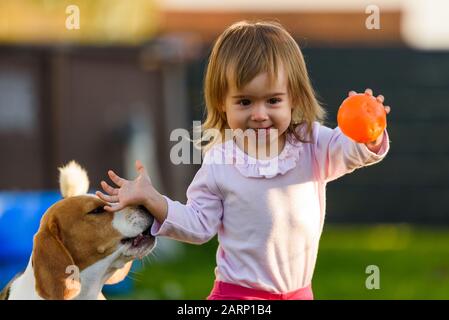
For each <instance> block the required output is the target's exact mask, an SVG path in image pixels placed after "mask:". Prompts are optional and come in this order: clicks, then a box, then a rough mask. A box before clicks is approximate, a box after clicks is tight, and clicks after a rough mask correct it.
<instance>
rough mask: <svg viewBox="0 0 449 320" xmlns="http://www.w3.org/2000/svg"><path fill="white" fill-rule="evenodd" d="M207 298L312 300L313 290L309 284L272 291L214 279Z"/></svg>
mask: <svg viewBox="0 0 449 320" xmlns="http://www.w3.org/2000/svg"><path fill="white" fill-rule="evenodd" d="M207 300H313V292H312V286H311V285H308V286H307V287H304V288H301V289H298V290H295V291H291V292H287V293H272V292H268V291H263V290H257V289H251V288H246V287H242V286H239V285H236V284H232V283H227V282H223V281H215V282H214V288H213V289H212V292H211V293H210V295H209V296H208V297H207Z"/></svg>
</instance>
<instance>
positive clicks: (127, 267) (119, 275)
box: [105, 260, 133, 284]
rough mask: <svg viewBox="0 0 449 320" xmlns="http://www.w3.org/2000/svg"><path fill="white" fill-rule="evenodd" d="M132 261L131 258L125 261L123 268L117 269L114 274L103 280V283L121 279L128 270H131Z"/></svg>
mask: <svg viewBox="0 0 449 320" xmlns="http://www.w3.org/2000/svg"><path fill="white" fill-rule="evenodd" d="M132 264H133V262H132V260H131V261H129V262H128V263H126V264H125V265H124V266H123V268H121V269H118V270H117V271H115V272H114V274H113V275H112V276H111V277H110V278H109V279H108V280H107V281H106V282H105V284H116V283H119V282H120V281H123V280H124V279H125V278H126V276H127V275H128V272H129V270H131V266H132Z"/></svg>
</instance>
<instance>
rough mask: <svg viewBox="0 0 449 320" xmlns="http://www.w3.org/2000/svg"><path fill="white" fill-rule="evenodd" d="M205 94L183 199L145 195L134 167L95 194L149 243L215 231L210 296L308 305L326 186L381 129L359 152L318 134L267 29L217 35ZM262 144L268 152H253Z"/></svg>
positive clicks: (310, 102)
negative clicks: (148, 223)
mask: <svg viewBox="0 0 449 320" xmlns="http://www.w3.org/2000/svg"><path fill="white" fill-rule="evenodd" d="M204 87H205V88H204V89H205V90H204V91H205V102H206V107H207V119H206V120H205V122H204V124H203V129H206V130H207V129H214V130H212V131H213V132H215V133H216V134H212V135H211V137H212V140H211V141H210V143H209V144H208V145H207V151H206V152H205V156H204V161H203V164H202V166H201V168H200V169H199V171H198V172H197V173H196V175H195V177H194V179H193V181H192V183H191V185H190V186H189V188H188V189H187V198H188V201H187V203H186V204H182V203H180V202H178V201H174V200H172V199H170V198H168V197H166V196H163V195H161V194H160V193H159V192H158V191H157V190H155V188H154V187H153V185H152V184H151V180H150V178H149V176H148V174H147V172H146V170H145V168H144V167H143V166H142V164H141V163H140V162H139V161H137V162H136V169H137V171H138V173H139V176H138V177H137V179H135V180H134V181H128V180H125V179H123V178H121V177H119V176H118V175H116V174H115V173H114V172H113V171H109V172H108V174H109V177H110V178H111V179H112V181H113V182H114V183H115V184H116V185H117V186H118V188H114V187H111V186H110V185H108V184H107V183H106V182H104V181H102V183H101V184H102V187H103V189H104V190H105V192H106V193H108V194H103V193H101V192H97V195H98V196H99V197H100V198H101V199H103V200H105V201H106V202H108V205H107V206H105V209H106V210H108V211H117V210H120V209H122V208H123V207H125V206H128V205H144V206H145V207H146V208H147V209H148V210H149V211H150V212H151V213H152V214H153V215H154V217H155V220H156V221H155V223H154V224H153V227H152V230H151V233H152V234H153V235H155V236H166V237H170V238H172V239H176V240H179V241H184V242H188V243H196V244H201V243H205V242H207V241H209V240H210V239H211V238H213V237H214V236H215V235H216V234H217V233H218V241H219V246H218V250H217V255H216V260H217V267H216V269H215V277H216V280H215V284H214V287H213V289H212V292H211V293H210V295H209V297H208V299H313V293H312V287H311V282H312V276H313V271H314V267H315V262H316V258H317V252H318V244H319V240H320V236H321V232H322V229H323V223H324V216H325V206H326V204H325V190H326V184H327V183H328V182H329V181H332V180H334V179H337V178H339V177H341V176H343V175H344V174H347V173H350V172H352V171H354V170H355V169H357V168H360V167H363V166H368V165H372V164H374V163H377V162H379V161H381V160H382V159H383V158H384V157H385V155H386V154H387V152H388V149H389V140H388V136H387V133H386V131H385V132H384V133H383V134H382V135H381V136H380V137H379V138H378V139H377V140H376V141H373V142H371V143H368V144H360V143H356V142H354V141H352V140H350V139H349V138H348V137H346V136H345V135H343V134H342V132H341V131H340V129H339V128H335V129H330V128H327V127H325V126H323V125H322V124H321V122H322V120H323V118H324V110H323V109H322V108H321V106H320V105H319V103H318V102H317V100H316V98H315V95H314V92H313V89H312V86H311V83H310V80H309V78H308V74H307V70H306V65H305V62H304V59H303V56H302V53H301V51H300V49H299V47H298V45H297V44H296V42H295V41H294V40H293V38H292V37H291V36H290V35H289V33H288V32H287V31H286V30H285V29H284V28H283V27H282V26H281V25H279V24H277V23H271V22H257V23H248V22H239V23H236V24H234V25H232V26H230V27H229V28H228V29H227V30H225V32H224V33H223V34H222V35H221V36H220V37H219V38H218V40H217V41H216V43H215V45H214V47H213V50H212V53H211V56H210V60H209V64H208V67H207V73H206V77H205V86H204ZM353 94H355V92H353V91H351V92H350V93H349V95H353ZM365 94H367V95H372V91H371V90H370V89H367V90H366V91H365ZM377 99H378V101H380V102H383V97H382V96H378V97H377ZM385 110H386V112H387V113H389V111H390V108H389V107H385ZM226 130H228V131H229V130H231V131H232V132H245V133H246V132H252V133H255V135H253V136H256V137H257V138H258V140H257V143H255V142H254V141H253V140H254V139H252V140H251V139H246V140H245V139H239V138H241V136H238V135H237V138H236V136H233V137H232V139H231V138H229V139H226V136H227V135H226ZM248 136H250V135H248ZM261 137H264V138H265V143H259V142H260V140H259V138H261ZM248 140H250V141H248ZM272 145H275V146H276V147H277V148H275V150H274V156H272V157H266V156H261V155H260V154H261V153H260V152H259V151H260V150H264V151H266V149H267V148H270V147H271V146H272ZM263 154H266V152H265V153H263ZM272 155H273V152H272ZM223 159H225V160H226V161H223Z"/></svg>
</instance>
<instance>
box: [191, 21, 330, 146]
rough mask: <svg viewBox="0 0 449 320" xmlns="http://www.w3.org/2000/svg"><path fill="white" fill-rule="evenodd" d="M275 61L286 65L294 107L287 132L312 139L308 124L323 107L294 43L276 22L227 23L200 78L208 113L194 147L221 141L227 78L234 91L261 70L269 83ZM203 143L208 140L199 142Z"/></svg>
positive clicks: (321, 114) (274, 72)
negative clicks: (202, 81) (265, 73)
mask: <svg viewBox="0 0 449 320" xmlns="http://www.w3.org/2000/svg"><path fill="white" fill-rule="evenodd" d="M280 65H282V66H283V67H284V68H285V72H286V75H287V78H288V94H289V96H290V99H291V101H290V102H291V103H292V105H293V109H292V120H291V123H290V125H289V127H288V129H287V133H291V134H293V136H294V137H295V138H296V139H297V140H299V141H301V142H310V141H308V140H307V139H306V137H305V135H306V136H309V137H311V132H312V124H313V122H314V121H319V122H323V120H324V118H325V111H324V109H323V108H322V107H321V105H320V104H319V102H318V100H317V98H316V97H315V92H314V90H313V88H312V85H311V83H310V79H309V76H308V73H307V69H306V64H305V61H304V58H303V55H302V53H301V50H300V48H299V46H298V44H297V43H296V42H295V40H294V39H293V38H292V36H291V35H290V34H289V33H288V32H287V31H286V30H285V29H284V28H283V27H282V26H281V25H280V24H279V23H277V22H264V21H259V22H248V21H241V22H237V23H235V24H233V25H231V26H230V27H228V28H227V29H226V30H225V31H224V32H223V33H222V34H221V35H220V36H219V37H218V39H217V40H216V42H215V44H214V46H213V48H212V52H211V55H210V58H209V63H208V66H207V70H206V75H205V78H204V99H205V104H206V111H207V117H206V120H205V121H204V123H203V124H202V126H201V127H199V128H194V130H195V129H196V130H198V129H199V130H201V132H202V133H203V137H202V138H201V140H199V141H197V142H196V144H197V147H203V148H204V150H203V151H204V152H206V151H207V150H208V149H210V147H212V146H213V145H214V144H216V143H220V142H224V137H225V129H227V128H229V127H228V125H227V120H226V113H225V112H224V111H223V106H224V104H225V99H226V95H227V93H228V90H229V83H230V79H232V81H233V85H235V86H236V88H237V89H238V90H239V89H241V88H242V87H244V86H245V85H246V84H248V83H249V82H250V81H251V80H252V79H253V78H254V77H256V76H257V75H258V74H260V73H263V72H267V74H268V77H269V79H270V81H273V79H274V78H276V75H277V71H278V68H279V66H280ZM301 124H305V125H306V130H305V135H304V132H298V130H296V127H297V126H299V125H301ZM211 129H212V130H211ZM218 133H219V134H218ZM288 136H289V135H288ZM220 137H221V139H220ZM203 141H207V143H206V145H204V146H202V145H201V144H202V142H203Z"/></svg>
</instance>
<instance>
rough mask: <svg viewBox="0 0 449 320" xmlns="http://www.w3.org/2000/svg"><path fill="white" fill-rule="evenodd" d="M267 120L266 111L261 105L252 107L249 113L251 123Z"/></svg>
mask: <svg viewBox="0 0 449 320" xmlns="http://www.w3.org/2000/svg"><path fill="white" fill-rule="evenodd" d="M267 119H268V114H267V110H266V109H265V106H263V105H256V106H254V108H253V110H252V113H251V120H253V121H263V120H267Z"/></svg>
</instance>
